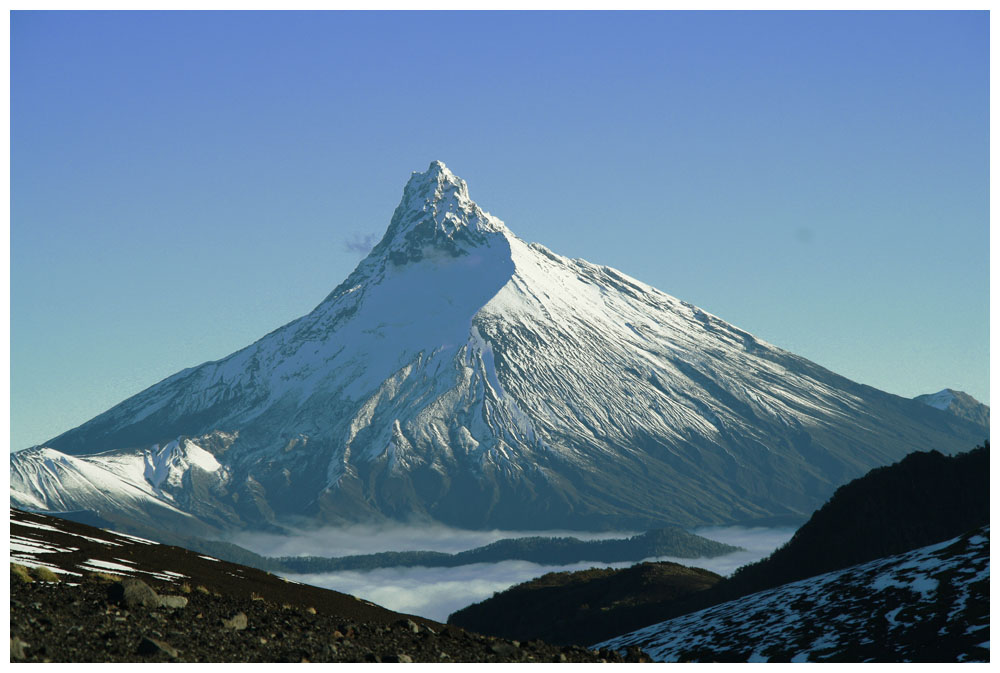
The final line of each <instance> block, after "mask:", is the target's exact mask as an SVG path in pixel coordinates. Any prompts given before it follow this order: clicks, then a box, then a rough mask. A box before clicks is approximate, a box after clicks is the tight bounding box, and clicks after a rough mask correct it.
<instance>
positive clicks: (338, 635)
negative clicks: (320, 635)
mask: <svg viewBox="0 0 1000 673" xmlns="http://www.w3.org/2000/svg"><path fill="white" fill-rule="evenodd" d="M331 635H332V637H333V638H334V639H335V640H342V639H343V638H344V634H343V633H341V632H340V631H334V632H333V633H332V634H331Z"/></svg>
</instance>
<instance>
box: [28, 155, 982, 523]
mask: <svg viewBox="0 0 1000 673" xmlns="http://www.w3.org/2000/svg"><path fill="white" fill-rule="evenodd" d="M616 224H621V223H616ZM641 244H642V242H641V241H636V245H641ZM706 262H710V259H706ZM987 433H988V429H987V428H986V427H984V426H983V425H982V424H981V423H978V422H975V421H974V420H970V419H969V418H964V417H961V416H958V415H955V414H954V413H950V412H949V411H948V410H947V409H938V408H935V407H934V406H932V405H929V404H924V403H923V402H921V401H915V400H909V399H903V398H901V397H897V396H895V395H891V394H888V393H884V392H882V391H879V390H876V389H874V388H871V387H869V386H865V385H860V384H857V383H855V382H853V381H850V380H848V379H846V378H844V377H842V376H838V375H837V374H835V373H833V372H830V371H828V370H826V369H824V368H822V367H820V366H818V365H816V364H815V363H812V362H809V361H808V360H805V359H803V358H801V357H798V356H796V355H794V354H792V353H789V352H787V351H784V350H782V349H780V348H777V347H775V346H773V345H771V344H769V343H767V342H765V341H763V340H761V339H758V338H756V337H754V336H753V335H751V334H749V333H747V332H745V331H743V330H741V329H739V328H737V327H734V326H733V325H730V324H728V323H726V322H725V321H723V320H721V319H719V318H718V317H716V316H714V315H711V314H709V313H708V312H706V311H704V310H702V309H700V308H698V307H696V306H693V305H691V304H689V303H687V302H684V301H681V300H679V299H677V298H675V297H672V296H670V295H667V294H665V293H663V292H661V291H659V290H657V289H655V288H653V287H650V286H649V285H646V284H644V283H642V282H640V281H638V280H636V279H634V278H630V277H629V276H627V275H625V274H623V273H621V272H619V271H617V270H615V269H611V268H608V267H605V266H599V265H596V264H592V263H590V262H587V261H584V260H580V259H569V258H566V257H562V256H560V255H558V254H555V253H554V252H552V251H550V250H548V249H546V248H545V247H544V246H541V245H539V244H535V243H532V244H529V243H526V242H525V241H523V240H521V239H520V238H518V237H517V236H516V235H515V234H514V233H513V232H512V231H511V230H510V229H508V228H507V226H506V225H505V224H504V223H503V222H501V221H500V220H499V219H497V218H496V217H494V216H492V215H490V214H489V213H487V212H486V211H484V210H483V209H482V208H480V207H479V205H477V204H476V203H475V202H474V201H473V200H472V199H471V197H470V195H469V191H468V188H467V186H466V184H465V182H464V181H463V180H461V179H459V178H458V177H456V176H455V175H454V174H453V173H451V171H449V170H448V169H447V168H446V167H445V166H444V164H442V163H440V162H434V163H432V164H431V165H430V167H429V168H428V169H427V171H425V172H423V173H415V174H414V175H413V176H412V178H411V179H410V181H409V183H408V184H407V185H406V188H405V189H404V192H403V198H402V200H401V202H400V204H399V206H398V208H397V209H396V211H395V213H394V214H393V217H392V221H391V222H390V223H389V227H388V229H387V231H386V233H385V236H384V237H383V238H382V240H381V241H380V242H379V244H378V245H376V246H375V248H374V249H373V250H372V251H371V253H370V254H369V255H368V256H367V257H366V258H365V259H364V260H363V261H362V262H361V263H360V264H359V265H358V267H357V268H356V269H355V270H354V271H353V272H352V273H351V274H350V276H349V277H348V278H347V279H346V280H345V281H344V282H343V283H342V284H341V285H340V286H338V287H337V288H336V289H334V290H333V292H331V294H330V295H329V296H328V297H327V298H326V299H324V300H323V301H322V302H321V303H320V304H319V305H318V306H317V307H316V308H315V309H314V310H313V311H312V312H310V313H309V314H308V315H306V316H303V317H302V318H300V319H298V320H295V321H293V322H291V323H289V324H287V325H285V326H283V327H280V328H278V329H276V330H274V331H273V332H271V333H270V334H268V335H266V336H264V337H263V338H261V339H260V340H259V341H257V342H256V343H254V344H252V345H250V346H247V347H246V348H244V349H242V350H240V351H238V352H236V353H233V354H232V355H230V356H228V357H226V358H223V359H221V360H218V361H215V362H207V363H204V364H201V365H199V366H196V367H192V368H190V369H186V370H184V371H181V372H178V373H177V374H175V375H173V376H171V377H169V378H167V379H165V380H163V381H161V382H160V383H157V384H156V385H154V386H152V387H150V388H148V389H147V390H144V391H142V392H141V393H139V394H137V395H135V396H133V397H131V398H129V399H127V400H125V401H123V402H121V403H120V404H118V405H116V406H115V407H113V408H112V409H109V410H108V411H106V412H104V413H102V414H100V415H99V416H97V417H95V418H94V419H92V420H90V421H88V422H87V423H84V424H83V425H81V426H80V427H78V428H75V429H73V430H70V431H69V432H66V433H64V434H62V435H60V436H59V437H55V438H53V439H51V440H50V441H48V442H46V443H45V444H44V445H42V446H39V447H33V448H30V449H27V450H24V451H20V452H18V453H16V454H13V455H12V456H11V489H12V494H11V503H12V504H13V505H14V506H20V507H25V508H29V509H34V510H44V511H49V512H69V511H74V510H86V511H89V512H96V513H99V514H100V516H101V517H103V518H104V519H105V520H107V521H111V522H114V523H115V524H116V525H119V526H129V525H131V526H132V529H133V530H135V529H137V528H138V527H140V526H145V529H146V530H148V531H157V530H164V529H169V530H172V531H174V532H183V533H185V534H189V535H196V536H198V535H200V536H202V537H212V536H213V534H215V533H218V531H220V530H233V529H258V530H259V529H262V528H268V527H274V526H275V525H282V524H284V523H287V522H288V521H290V520H291V519H295V520H296V521H297V522H299V523H300V524H302V523H303V522H311V523H314V524H331V523H332V524H338V523H345V522H359V521H379V520H385V519H395V520H404V521H406V520H412V519H418V520H419V519H423V520H434V521H439V522H443V523H446V524H450V525H453V526H458V527H462V528H486V527H495V528H501V529H518V530H542V529H573V530H611V529H618V530H648V529H650V528H655V527H659V526H662V525H680V526H685V527H691V526H697V525H714V524H732V523H738V522H750V521H774V520H775V519H784V520H786V521H787V520H789V519H794V520H795V521H796V522H798V521H801V520H803V519H804V518H805V517H806V516H808V514H809V513H810V512H812V511H813V510H814V509H815V508H816V507H818V506H819V505H820V504H822V502H823V501H824V500H825V499H826V498H827V497H828V496H829V495H830V494H831V493H832V492H833V490H834V489H835V488H836V487H837V486H839V485H840V484H843V483H845V482H847V481H849V480H850V479H852V478H854V477H857V476H860V475H861V474H863V473H865V472H866V471H867V470H869V469H871V468H873V467H876V466H878V465H885V464H888V463H891V462H892V461H894V460H898V459H899V458H901V457H902V456H904V455H905V454H907V453H909V452H910V451H913V450H915V449H924V450H926V449H931V448H937V449H938V450H941V451H943V452H946V453H951V452H954V451H959V450H962V449H964V448H965V447H968V446H973V445H975V444H976V443H978V442H981V441H982V440H983V439H984V438H985V437H986V435H987ZM147 534H152V533H147Z"/></svg>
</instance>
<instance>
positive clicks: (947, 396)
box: [913, 388, 990, 427]
mask: <svg viewBox="0 0 1000 673" xmlns="http://www.w3.org/2000/svg"><path fill="white" fill-rule="evenodd" d="M913 399H915V400H917V401H918V402H923V403H924V404H926V405H929V406H932V407H934V408H935V409H940V410H942V411H947V412H949V413H951V414H954V415H956V416H958V417H959V418H964V419H965V420H967V421H972V422H973V423H976V424H979V425H984V426H986V427H989V425H990V408H989V407H988V406H986V405H985V404H983V403H982V402H980V401H979V400H977V399H976V398H975V397H973V396H972V395H970V394H968V393H963V392H962V391H961V390H952V389H951V388H945V389H944V390H939V391H938V392H936V393H932V394H930V395H917V396H916V397H914V398H913Z"/></svg>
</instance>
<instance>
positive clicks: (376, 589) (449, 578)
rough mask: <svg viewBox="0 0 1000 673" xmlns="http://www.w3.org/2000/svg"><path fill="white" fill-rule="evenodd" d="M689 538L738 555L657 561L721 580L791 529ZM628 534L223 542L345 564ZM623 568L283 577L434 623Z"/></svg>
mask: <svg viewBox="0 0 1000 673" xmlns="http://www.w3.org/2000/svg"><path fill="white" fill-rule="evenodd" d="M693 532H694V533H696V534H698V535H701V536H703V537H706V538H709V539H711V540H716V541H718V542H725V543H727V544H732V545H736V546H739V547H743V548H745V549H746V551H741V552H734V553H732V554H726V555H725V556H717V557H715V558H699V559H682V558H674V557H666V556H665V557H658V558H655V559H646V560H656V561H674V562H676V563H681V564H683V565H687V566H696V567H699V568H705V569H707V570H711V571H713V572H716V573H719V574H720V575H729V574H731V573H732V572H733V571H734V570H736V569H737V568H738V567H740V566H742V565H746V564H747V563H751V562H753V561H756V560H758V559H761V558H764V557H765V556H767V555H768V554H770V553H771V552H772V551H774V550H775V549H776V548H778V547H779V546H781V545H782V544H784V543H785V542H787V541H788V540H789V539H790V538H791V537H792V534H793V533H794V532H795V529H794V528H744V527H738V526H726V527H711V528H699V529H696V530H694V531H693ZM634 534H635V533H630V532H620V531H618V532H610V533H609V532H602V533H581V532H579V531H501V530H491V531H473V530H461V529H455V528H448V527H446V526H439V525H433V526H419V527H417V526H381V527H373V526H351V527H347V528H326V529H318V530H311V531H300V532H298V533H297V534H295V535H288V536H283V535H274V534H262V533H245V534H240V535H238V536H236V537H234V538H232V539H231V540H230V541H231V542H234V543H235V544H238V545H240V546H242V547H245V548H247V549H251V550H253V551H255V552H257V553H258V554H263V555H266V556H300V555H312V556H348V555H351V554H369V553H374V552H380V551H417V550H428V551H441V552H449V553H454V552H459V551H464V550H466V549H472V548H474V547H479V546H482V545H485V544H489V543H490V542H494V541H496V540H500V539H503V538H511V537H529V536H535V535H540V536H545V537H576V538H578V539H586V540H596V539H609V538H622V537H629V536H630V535H634ZM630 565H633V563H632V562H625V563H596V562H588V561H584V562H581V563H574V564H572V565H564V566H543V565H539V564H537V563H530V562H528V561H502V562H499V563H476V564H472V565H466V566H458V567H455V568H422V567H416V568H379V569H376V570H369V571H364V572H361V571H344V572H333V573H315V574H288V575H286V577H288V579H292V580H295V581H297V582H303V583H305V584H312V585H315V586H320V587H325V588H327V589H334V590H336V591H341V592H343V593H347V594H352V595H354V596H358V597H359V598H364V599H365V600H369V601H371V602H372V603H377V604H378V605H382V606H384V607H386V608H389V609H390V610H395V611H397V612H405V613H407V614H414V615H420V616H422V617H427V618H429V619H434V620H437V621H440V622H444V621H446V620H447V618H448V615H449V614H451V613H452V612H454V611H456V610H458V609H460V608H463V607H465V606H466V605H470V604H472V603H476V602H479V601H482V600H484V599H486V598H489V597H490V596H492V595H493V594H494V593H495V592H499V591H503V590H504V589H507V588H508V587H511V586H513V585H515V584H519V583H521V582H526V581H528V580H530V579H532V578H535V577H539V576H541V575H544V574H545V573H550V572H562V571H569V570H585V569H587V568H593V567H602V568H625V567H628V566H630Z"/></svg>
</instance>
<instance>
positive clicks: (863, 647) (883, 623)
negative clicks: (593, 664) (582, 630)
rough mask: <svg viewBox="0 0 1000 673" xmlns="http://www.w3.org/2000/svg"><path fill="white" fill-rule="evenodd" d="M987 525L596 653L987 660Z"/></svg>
mask: <svg viewBox="0 0 1000 673" xmlns="http://www.w3.org/2000/svg"><path fill="white" fill-rule="evenodd" d="M989 577H990V570H989V527H988V526H987V527H985V528H982V529H980V530H978V531H974V532H971V533H968V534H966V535H964V536H961V537H958V538H955V539H952V540H948V541H946V542H942V543H939V544H935V545H931V546H928V547H923V548H921V549H917V550H914V551H911V552H907V553H905V554H899V555H897V556H891V557H887V558H883V559H878V560H876V561H871V562H868V563H863V564H860V565H856V566H852V567H850V568H847V569H844V570H838V571H835V572H831V573H827V574H825V575H819V576H818V577H812V578H809V579H806V580H801V581H798V582H792V583H790V584H786V585H783V586H780V587H777V588H775V589H770V590H767V591H761V592H759V593H756V594H752V595H750V596H744V597H742V598H739V599H737V600H734V601H730V602H728V603H722V604H720V605H716V606H713V607H711V608H707V609H705V610H700V611H698V612H693V613H691V614H689V615H685V616H683V617H677V618H675V619H670V620H667V621H665V622H661V623H659V624H654V625H652V626H647V627H645V628H643V629H639V630H637V631H633V632H632V633H628V634H625V635H623V636H619V637H617V638H613V639H611V640H608V641H605V642H603V643H599V644H598V645H595V646H594V647H595V648H596V647H608V648H612V649H616V650H624V648H626V647H628V646H630V645H637V646H639V647H641V648H642V649H643V650H644V651H645V652H646V653H647V654H649V656H651V657H652V658H653V659H654V660H655V661H724V662H734V661H935V662H941V661H989V646H990V645H989Z"/></svg>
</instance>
